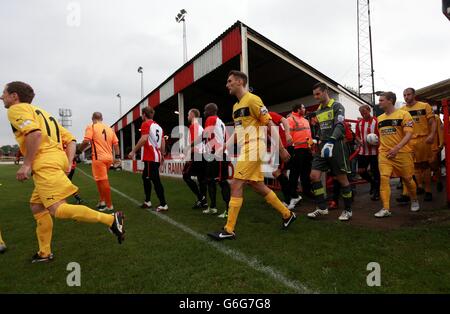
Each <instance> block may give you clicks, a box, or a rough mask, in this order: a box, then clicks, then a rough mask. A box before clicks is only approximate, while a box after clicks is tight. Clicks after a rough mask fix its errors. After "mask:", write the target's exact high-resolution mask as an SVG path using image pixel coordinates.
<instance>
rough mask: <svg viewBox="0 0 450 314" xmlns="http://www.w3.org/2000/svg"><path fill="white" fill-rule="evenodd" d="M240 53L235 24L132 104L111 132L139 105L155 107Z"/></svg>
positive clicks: (135, 115)
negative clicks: (211, 44)
mask: <svg viewBox="0 0 450 314" xmlns="http://www.w3.org/2000/svg"><path fill="white" fill-rule="evenodd" d="M241 52H242V40H241V27H240V25H237V26H236V27H234V28H232V29H230V30H229V31H228V33H227V34H226V35H225V36H224V37H223V38H222V39H221V40H219V41H218V42H217V43H216V44H214V45H213V46H212V47H210V48H209V49H208V50H206V51H205V52H204V53H202V54H201V55H200V56H198V57H197V58H195V59H194V60H191V61H190V62H189V63H187V64H186V65H184V66H183V68H182V69H181V70H179V71H177V72H176V73H175V74H174V75H173V76H172V77H170V79H169V80H168V81H167V82H166V83H164V84H163V85H161V86H160V87H159V88H157V89H156V90H154V91H153V92H152V93H151V94H150V95H149V96H148V97H147V98H146V99H144V100H143V101H142V102H141V103H140V104H139V105H136V106H135V107H134V108H133V109H132V110H131V111H130V112H128V113H127V114H126V115H124V116H123V117H122V118H121V119H120V120H119V121H118V122H116V123H115V124H114V126H113V128H114V131H116V132H118V131H119V130H121V129H123V128H125V127H126V126H127V125H129V124H131V123H132V122H133V121H135V120H136V119H138V118H139V117H140V114H141V109H142V108H143V107H145V106H147V105H148V106H151V107H156V106H158V105H159V104H161V103H163V102H164V101H166V100H167V99H169V98H170V97H172V96H174V95H176V94H177V93H179V92H181V91H183V89H185V88H186V87H188V86H190V85H191V84H192V83H194V82H195V81H197V80H199V79H200V78H202V77H203V76H205V75H207V74H208V73H210V72H212V71H213V70H215V69H217V68H218V67H220V66H221V65H222V64H224V63H226V62H227V61H229V60H230V59H232V58H233V57H235V56H237V55H239V54H241Z"/></svg>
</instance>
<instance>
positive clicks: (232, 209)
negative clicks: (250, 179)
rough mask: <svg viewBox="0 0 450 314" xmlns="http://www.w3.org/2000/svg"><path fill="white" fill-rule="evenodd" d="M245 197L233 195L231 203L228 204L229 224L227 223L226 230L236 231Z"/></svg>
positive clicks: (229, 231)
mask: <svg viewBox="0 0 450 314" xmlns="http://www.w3.org/2000/svg"><path fill="white" fill-rule="evenodd" d="M243 202H244V198H242V197H233V196H232V197H231V198H230V203H229V205H228V218H227V224H226V225H225V228H224V229H225V231H226V232H228V233H232V232H234V227H235V226H236V221H237V218H238V215H239V211H240V210H241V207H242V203H243Z"/></svg>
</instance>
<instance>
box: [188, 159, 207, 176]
mask: <svg viewBox="0 0 450 314" xmlns="http://www.w3.org/2000/svg"><path fill="white" fill-rule="evenodd" d="M205 174H206V161H204V160H203V161H187V162H186V163H185V164H184V168H183V175H188V176H191V177H196V176H205Z"/></svg>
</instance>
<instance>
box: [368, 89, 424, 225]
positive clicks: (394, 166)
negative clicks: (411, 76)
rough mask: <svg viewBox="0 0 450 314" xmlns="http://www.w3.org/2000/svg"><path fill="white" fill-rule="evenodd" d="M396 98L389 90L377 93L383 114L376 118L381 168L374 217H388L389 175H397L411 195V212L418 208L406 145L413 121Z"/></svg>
mask: <svg viewBox="0 0 450 314" xmlns="http://www.w3.org/2000/svg"><path fill="white" fill-rule="evenodd" d="M396 99H397V97H396V95H395V94H394V93H392V92H385V93H383V94H381V96H380V100H379V102H380V108H381V109H382V110H384V113H383V114H382V115H381V116H379V117H378V130H379V133H380V148H379V154H378V164H379V168H380V175H381V184H380V196H381V201H382V202H383V208H382V209H381V210H380V211H378V212H377V213H376V214H375V217H377V218H383V217H389V216H390V215H391V212H390V205H389V203H390V198H391V187H390V179H391V176H392V174H394V173H395V174H396V175H398V176H400V177H401V178H402V180H403V184H404V185H405V186H406V188H407V190H408V192H409V194H410V195H411V211H414V212H415V211H418V210H419V209H420V207H419V201H418V200H417V195H416V184H415V183H414V180H413V173H414V164H413V159H412V148H411V146H410V145H409V144H408V142H409V141H410V139H411V137H412V134H413V127H414V122H413V120H412V117H411V115H410V114H409V113H408V112H407V111H404V110H397V109H395V107H394V104H395V101H396Z"/></svg>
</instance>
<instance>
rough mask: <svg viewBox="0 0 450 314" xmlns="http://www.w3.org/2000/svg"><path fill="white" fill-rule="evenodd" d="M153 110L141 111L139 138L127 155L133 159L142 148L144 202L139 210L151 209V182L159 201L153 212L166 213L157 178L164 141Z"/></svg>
mask: <svg viewBox="0 0 450 314" xmlns="http://www.w3.org/2000/svg"><path fill="white" fill-rule="evenodd" d="M154 115H155V110H154V109H153V108H152V107H145V108H143V109H142V120H143V122H142V125H141V138H140V139H139V141H138V142H137V144H136V146H135V147H134V148H133V150H132V151H131V152H130V154H129V155H128V158H130V159H133V158H134V156H135V155H136V152H137V151H139V150H140V149H141V147H144V155H143V156H142V161H143V162H144V170H143V171H142V181H143V183H144V193H145V201H144V203H143V204H142V205H141V208H152V202H151V194H152V182H153V184H154V186H155V192H156V195H157V196H158V199H159V206H158V207H156V209H155V211H157V212H162V211H168V210H169V206H168V205H167V203H166V197H165V196H164V187H163V185H162V183H161V178H160V177H159V167H160V165H161V164H162V163H163V162H164V155H163V153H162V152H165V151H166V150H165V147H166V146H165V145H166V142H165V139H164V132H163V130H162V128H161V127H160V126H159V124H158V123H156V122H155V121H154V120H153V117H154Z"/></svg>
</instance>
